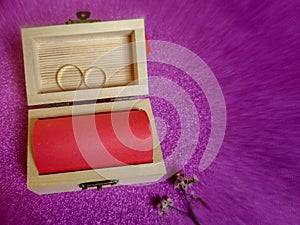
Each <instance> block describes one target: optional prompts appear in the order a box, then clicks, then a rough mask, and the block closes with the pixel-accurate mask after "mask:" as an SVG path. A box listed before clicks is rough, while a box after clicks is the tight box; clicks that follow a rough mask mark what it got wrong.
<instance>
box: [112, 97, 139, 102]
mask: <svg viewBox="0 0 300 225" xmlns="http://www.w3.org/2000/svg"><path fill="white" fill-rule="evenodd" d="M127 100H134V96H126V97H116V98H111V99H110V101H111V102H120V101H127Z"/></svg>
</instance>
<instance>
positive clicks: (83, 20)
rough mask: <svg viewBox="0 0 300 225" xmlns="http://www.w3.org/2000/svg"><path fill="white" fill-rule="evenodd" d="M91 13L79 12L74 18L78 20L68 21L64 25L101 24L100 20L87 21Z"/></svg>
mask: <svg viewBox="0 0 300 225" xmlns="http://www.w3.org/2000/svg"><path fill="white" fill-rule="evenodd" d="M90 15H91V13H90V12H88V11H80V12H77V13H76V16H77V18H78V19H79V20H71V19H69V20H68V21H67V22H66V24H74V23H94V22H101V20H89V19H88V18H89V17H90Z"/></svg>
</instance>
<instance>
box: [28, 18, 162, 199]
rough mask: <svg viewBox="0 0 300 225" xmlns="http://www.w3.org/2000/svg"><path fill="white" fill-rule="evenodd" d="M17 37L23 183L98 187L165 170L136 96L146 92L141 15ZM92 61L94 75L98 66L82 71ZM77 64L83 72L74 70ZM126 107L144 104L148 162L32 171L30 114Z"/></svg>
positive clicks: (57, 188) (147, 178)
mask: <svg viewBox="0 0 300 225" xmlns="http://www.w3.org/2000/svg"><path fill="white" fill-rule="evenodd" d="M22 41H23V55H24V66H25V76H26V91H27V101H28V105H29V106H30V107H29V111H28V156H27V187H28V189H30V190H32V191H33V192H35V193H38V194H47V193H57V192H66V191H75V190H81V189H86V188H89V187H97V188H98V189H101V188H102V186H103V187H109V186H111V185H128V184H138V183H146V182H154V181H157V180H159V179H160V178H161V177H162V176H163V175H164V174H165V172H166V170H165V165H164V161H163V158H162V153H161V148H160V143H159V139H158V136H157V132H156V127H155V122H154V117H153V114H152V109H151V105H150V101H149V99H148V98H143V99H141V98H136V97H137V96H141V95H144V96H145V95H148V80H147V63H146V48H145V34H144V21H143V19H133V20H122V21H110V22H96V23H82V24H68V25H58V26H47V27H36V28H23V29H22ZM96 66H98V69H99V68H101V69H100V70H101V71H103V77H100V78H99V74H100V75H101V72H99V71H98V73H96V75H97V76H98V77H97V76H96V75H95V73H92V72H93V71H91V72H89V71H90V68H95V67H96ZM77 69H78V70H79V69H80V71H84V73H85V75H87V74H88V75H89V77H83V76H82V74H81V75H80V72H77V73H76V70H77ZM72 70H73V72H72ZM74 70H75V72H74ZM92 70H93V69H92ZM96 70H97V68H96ZM70 71H71V72H70ZM104 71H105V73H104ZM62 72H63V76H62V74H61V73H62ZM81 73H82V72H81ZM74 74H77V75H78V74H79V75H78V76H74ZM93 76H96V77H93ZM83 79H84V81H83ZM131 109H141V110H144V111H146V112H147V115H148V117H149V120H150V124H151V131H152V138H153V146H154V147H153V162H152V163H145V164H138V165H125V166H117V167H110V168H99V169H97V168H96V169H89V170H80V171H73V172H62V173H54V174H45V175H41V174H39V172H38V170H37V167H36V164H35V161H34V157H33V149H32V131H33V125H34V123H35V121H36V120H38V119H44V118H55V117H66V116H74V115H86V114H95V113H103V112H115V111H123V110H131Z"/></svg>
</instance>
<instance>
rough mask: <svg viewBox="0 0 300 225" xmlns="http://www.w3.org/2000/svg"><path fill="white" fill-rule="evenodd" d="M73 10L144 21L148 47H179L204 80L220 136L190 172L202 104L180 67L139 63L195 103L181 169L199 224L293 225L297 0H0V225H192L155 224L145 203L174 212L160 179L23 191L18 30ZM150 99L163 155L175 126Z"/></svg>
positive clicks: (203, 130)
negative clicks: (194, 179) (197, 62)
mask: <svg viewBox="0 0 300 225" xmlns="http://www.w3.org/2000/svg"><path fill="white" fill-rule="evenodd" d="M79 10H89V11H91V13H92V16H91V17H92V18H93V19H94V18H99V19H102V20H104V21H108V20H117V19H130V18H145V26H146V34H147V36H148V38H149V40H163V41H168V42H172V43H176V44H178V45H181V46H183V47H185V48H187V49H189V50H191V51H192V52H194V53H195V54H197V55H198V56H200V57H201V58H202V59H203V60H204V61H205V62H206V63H207V65H208V66H209V67H210V68H211V70H212V72H213V73H214V74H215V76H216V78H217V80H218V82H219V85H220V87H221V89H222V92H223V95H224V99H225V103H226V109H227V128H226V134H225V138H224V142H223V144H222V147H221V149H220V152H219V154H218V156H217V158H216V159H215V161H214V162H213V164H212V165H211V166H210V167H209V168H208V169H207V170H205V171H204V172H199V171H198V167H199V162H200V159H201V157H202V154H203V152H204V150H205V147H206V145H207V142H208V138H209V135H210V128H211V117H210V108H209V102H208V101H207V99H206V97H205V95H204V94H203V92H202V90H201V88H200V87H199V85H197V83H196V82H195V81H194V80H193V79H191V78H190V77H189V76H188V75H187V74H186V73H185V72H184V71H181V70H179V69H177V68H175V67H173V66H170V65H166V64H163V63H158V62H149V63H148V72H149V77H150V78H151V77H154V76H158V77H161V78H162V77H163V78H166V79H168V80H170V81H172V82H174V83H176V84H177V85H179V86H180V87H181V88H183V89H184V90H185V92H186V93H187V94H188V95H189V96H190V98H191V100H192V102H193V104H194V105H195V107H196V110H197V113H198V118H197V119H198V120H199V122H200V137H199V139H198V144H197V148H196V151H195V153H194V154H193V157H192V158H191V159H190V160H189V161H188V162H187V163H186V165H185V167H184V168H183V171H184V172H185V173H186V174H188V175H190V176H191V175H193V174H196V175H197V176H198V179H199V180H200V182H199V183H196V184H193V188H194V191H195V194H197V195H199V196H201V197H203V199H205V200H206V202H207V204H208V205H209V208H210V209H206V208H205V207H203V206H201V204H200V205H199V204H197V203H196V204H194V205H193V207H194V210H195V213H196V216H197V218H198V220H199V221H200V223H201V224H202V225H246V224H247V225H299V224H300V164H299V162H300V151H299V146H300V137H299V134H300V133H299V131H300V117H299V115H300V101H299V99H300V92H299V86H300V76H299V75H300V74H299V71H300V13H299V12H300V2H299V1H297V0H294V1H293V0H287V1H279V0H274V1H258V0H251V1H250V0H246V1H202V0H191V1H190V0H175V1H157V0H155V1H146V0H145V1H144V0H141V1H130V0H112V1H104V0H101V1H89V0H86V1H82V0H81V1H79V0H75V1H67V0H61V1H36V0H28V1H22V0H16V1H9V0H1V2H0V15H1V20H0V21H1V22H0V24H1V26H0V32H1V36H0V53H1V55H0V73H1V76H0V85H1V86H0V87H1V88H0V96H1V98H0V99H1V100H0V101H1V108H0V112H1V113H0V123H1V131H0V163H1V167H0V202H1V205H0V224H3V225H6V224H10V225H13V224H43V225H46V224H49V225H50V224H129V225H130V224H132V225H133V224H151V225H153V224H165V225H170V224H193V221H192V220H190V219H189V218H188V217H186V216H185V215H182V214H180V213H178V212H175V211H172V210H169V211H168V212H167V213H166V215H165V216H163V217H162V216H160V215H159V214H158V211H157V209H155V208H154V207H153V205H152V199H153V198H154V197H155V196H156V195H159V196H163V195H167V196H168V197H169V198H171V199H172V200H173V203H174V206H177V207H179V208H180V207H182V208H185V207H186V206H185V203H184V200H183V199H182V197H181V196H180V194H179V193H178V191H176V190H175V189H174V187H173V185H172V184H171V183H169V182H168V181H166V180H163V181H161V182H159V183H155V184H149V185H141V186H122V187H115V188H110V189H105V190H103V191H102V192H98V191H97V190H88V191H84V192H80V191H79V192H70V193H62V194H53V195H45V196H38V195H35V194H34V193H32V192H30V191H29V190H27V188H26V151H27V103H26V92H25V76H24V72H23V71H24V69H23V58H22V43H21V35H20V29H21V28H22V27H34V26H49V25H58V24H64V23H65V22H66V21H67V20H68V19H69V18H74V17H75V13H76V12H77V11H79ZM182 60H183V61H184V60H186V59H184V58H183V59H182ZM199 76H201V74H199ZM149 86H150V95H154V94H159V93H160V92H162V91H164V90H160V89H157V88H156V86H155V85H154V84H153V83H151V82H150V83H149ZM151 101H152V105H153V111H154V114H155V116H156V118H157V121H158V120H159V119H160V120H163V121H164V124H165V126H164V127H163V126H161V127H160V126H158V127H159V132H160V135H161V134H162V132H165V137H164V139H163V141H162V143H161V146H162V149H163V155H164V157H165V158H167V157H168V156H170V155H171V154H172V151H173V150H174V149H175V148H176V147H177V145H178V139H179V136H180V135H181V127H182V126H183V124H181V123H180V119H179V115H178V108H177V109H176V108H175V107H174V106H173V105H172V104H170V103H169V102H167V101H165V100H164V99H161V98H158V97H151ZM181 107H184V106H181ZM184 116H185V118H189V117H190V114H188V113H187V114H186V115H184ZM191 132H192V130H191ZM187 141H189V140H187ZM187 150H188V149H187Z"/></svg>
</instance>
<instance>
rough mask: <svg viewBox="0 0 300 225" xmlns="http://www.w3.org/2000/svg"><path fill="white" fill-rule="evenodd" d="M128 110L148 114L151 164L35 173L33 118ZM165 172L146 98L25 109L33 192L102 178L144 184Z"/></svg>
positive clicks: (66, 188)
mask: <svg viewBox="0 0 300 225" xmlns="http://www.w3.org/2000/svg"><path fill="white" fill-rule="evenodd" d="M131 109H141V110H144V111H146V112H147V114H148V117H149V119H150V123H151V130H152V135H153V137H152V138H153V147H154V149H153V150H154V152H153V163H146V164H138V165H126V166H120V167H111V168H102V169H93V170H84V171H75V172H65V173H55V174H46V175H39V173H38V170H37V167H36V165H35V162H34V158H33V151H32V143H31V141H32V130H33V125H34V122H35V121H36V120H37V119H41V118H53V117H62V116H72V115H85V114H94V113H103V112H112V111H123V110H131ZM165 173H166V169H165V165H164V161H163V157H162V152H161V148H160V144H159V139H158V136H157V132H156V128H155V122H154V117H153V114H152V109H151V105H150V101H149V99H137V100H126V101H116V102H105V103H96V104H83V105H73V106H62V107H52V108H43V109H33V110H29V114H28V157H27V187H28V189H30V190H31V191H33V192H35V193H37V194H49V193H58V192H66V191H76V190H81V187H80V186H79V185H80V184H82V183H87V182H96V181H106V180H119V182H118V183H117V184H116V185H128V184H138V183H148V182H154V181H157V180H159V179H160V178H161V177H162V176H163V175H164V174H165ZM103 187H109V186H103Z"/></svg>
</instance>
